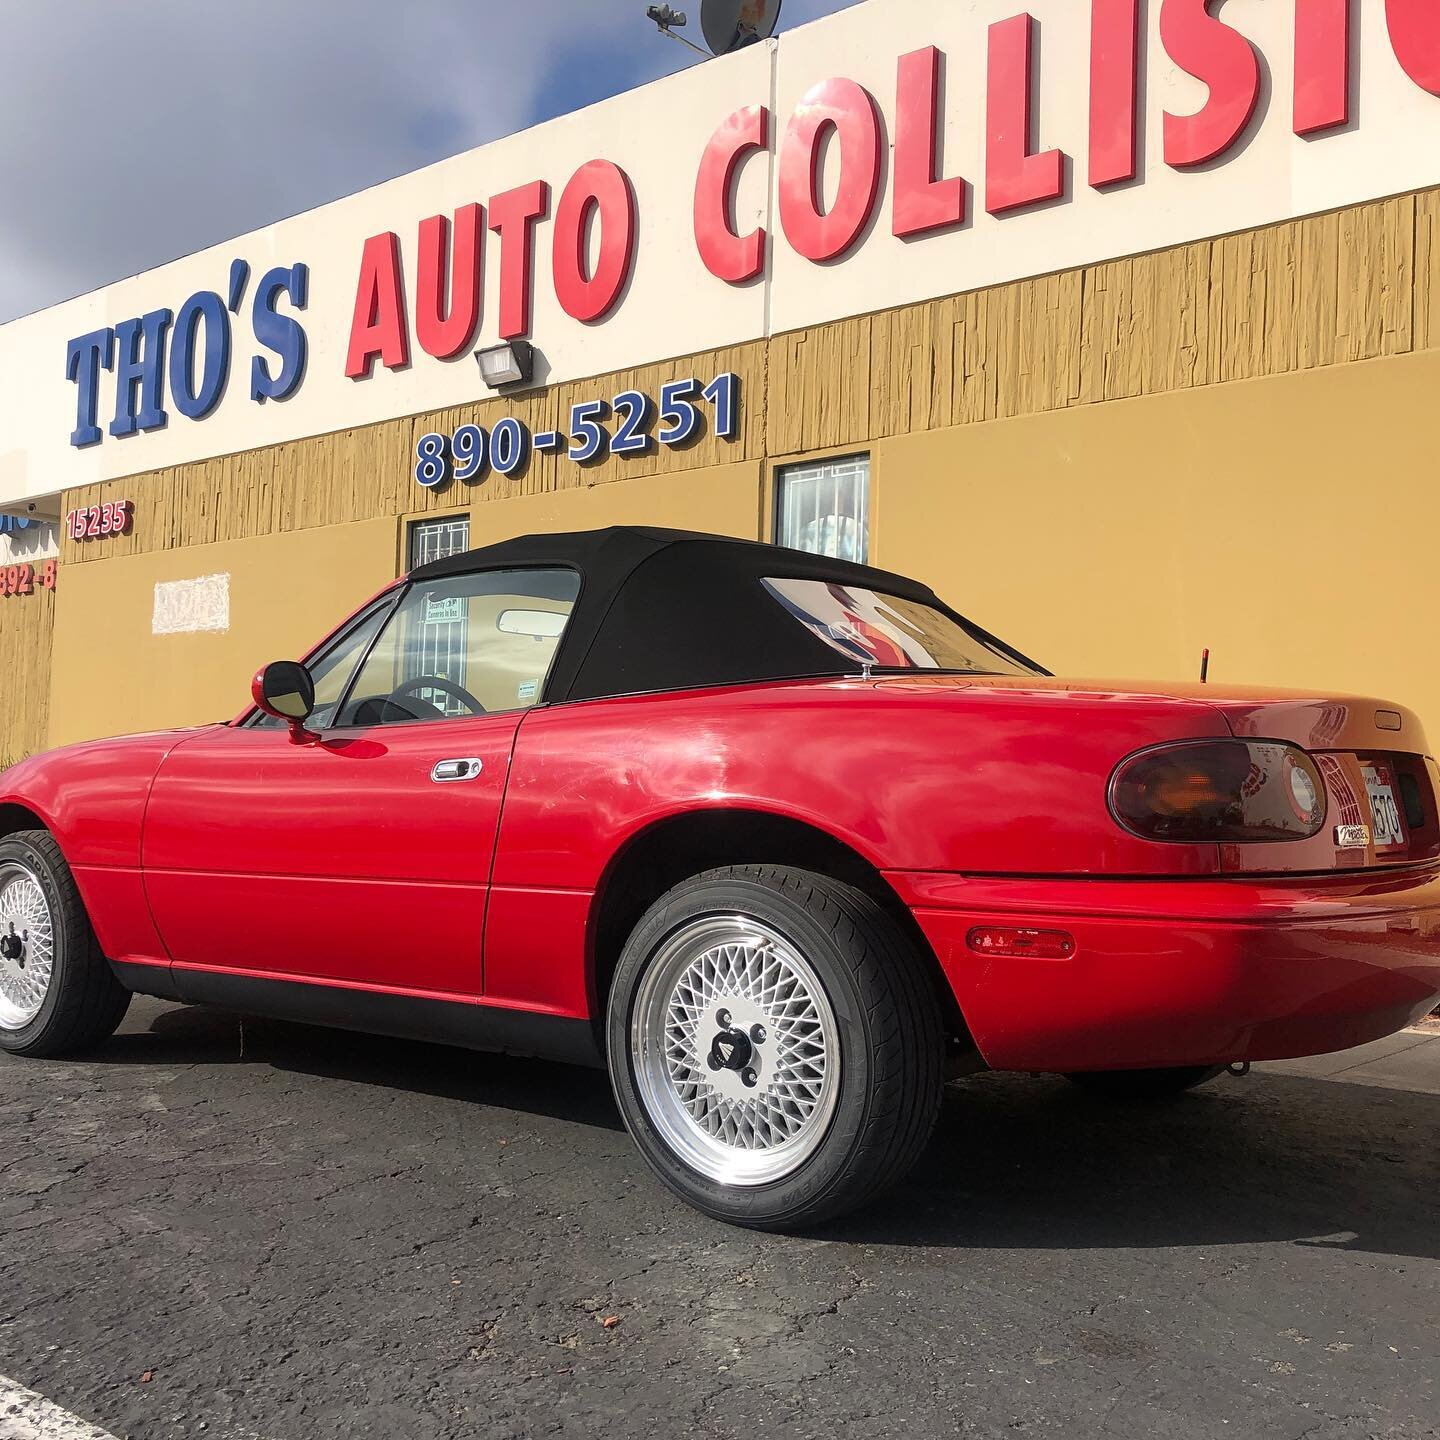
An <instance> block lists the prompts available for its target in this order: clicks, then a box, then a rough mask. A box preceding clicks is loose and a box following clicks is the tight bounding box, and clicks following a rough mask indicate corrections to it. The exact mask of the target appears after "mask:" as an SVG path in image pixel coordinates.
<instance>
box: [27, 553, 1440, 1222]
mask: <svg viewBox="0 0 1440 1440" xmlns="http://www.w3.org/2000/svg"><path fill="white" fill-rule="evenodd" d="M253 693H254V700H255V703H254V707H253V708H252V709H250V710H249V711H247V712H246V713H245V714H243V715H241V716H239V717H237V718H236V719H235V720H233V721H231V722H230V723H228V724H217V725H210V726H205V727H201V728H198V729H189V730H178V731H171V732H168V733H163V734H153V735H139V736H132V737H129V738H126V739H119V740H104V741H97V742H94V743H89V744H82V745H74V746H71V747H69V748H67V749H63V750H58V751H55V752H53V753H50V754H46V755H41V756H39V757H37V758H35V759H32V760H28V761H25V762H23V763H21V764H19V765H16V766H14V767H12V768H11V769H10V770H9V771H8V772H6V773H5V774H4V776H3V777H0V834H3V837H4V838H3V839H0V1046H3V1048H5V1049H7V1050H10V1051H12V1052H14V1053H16V1054H24V1055H50V1056H53V1055H62V1054H66V1053H69V1052H72V1051H76V1050H81V1049H84V1048H86V1047H90V1046H94V1045H96V1044H97V1043H98V1042H100V1041H101V1040H103V1039H104V1038H105V1037H107V1036H108V1035H109V1034H110V1033H111V1032H112V1031H113V1030H114V1028H115V1026H116V1025H117V1024H118V1023H119V1021H120V1018H121V1016H122V1015H123V1014H124V1012H125V1007H126V1004H127V1003H128V1001H129V997H130V995H131V993H132V992H137V991H138V992H141V993H144V994H149V995H158V996H163V997H167V998H169V999H174V1000H179V1001H187V1002H195V1003H201V1004H208V1005H218V1006H224V1007H230V1008H233V1009H235V1010H239V1011H246V1012H252V1013H265V1014H270V1015H276V1016H284V1017H288V1018H294V1019H299V1020H305V1021H313V1022H318V1023H322V1024H329V1025H338V1026H344V1027H349V1028H352V1029H357V1030H370V1031H377V1032H387V1033H391V1034H399V1035H407V1036H419V1037H423V1038H427V1039H434V1040H440V1041H447V1042H451V1043H456V1044H461V1045H468V1046H472V1047H475V1048H480V1049H495V1050H502V1051H507V1052H511V1053H515V1054H526V1055H537V1056H545V1057H554V1058H557V1059H563V1060H568V1061H575V1062H584V1063H590V1064H594V1065H607V1066H608V1068H609V1073H610V1079H611V1081H612V1083H613V1086H614V1090H615V1095H616V1098H617V1100H618V1103H619V1107H620V1110H621V1113H622V1115H623V1116H624V1119H625V1122H626V1124H627V1126H628V1127H629V1129H630V1132H631V1134H632V1135H633V1136H634V1138H635V1141H636V1143H637V1144H638V1146H639V1148H640V1150H641V1152H642V1154H643V1155H644V1158H645V1159H646V1161H647V1162H648V1163H649V1164H650V1166H651V1167H652V1168H653V1169H654V1170H655V1171H656V1172H658V1174H659V1175H660V1176H661V1178H662V1179H664V1180H665V1181H666V1182H667V1183H668V1184H669V1185H671V1186H672V1187H673V1188H674V1189H675V1190H676V1191H678V1192H679V1193H680V1194H681V1195H682V1196H684V1197H685V1198H686V1199H687V1200H689V1201H690V1202H691V1203H692V1204H694V1205H696V1206H698V1207H699V1208H700V1209H701V1210H704V1211H705V1212H707V1213H708V1214H710V1215H713V1216H717V1217H720V1218H723V1219H726V1220H730V1221H734V1222H738V1223H740V1224H746V1225H755V1226H766V1227H772V1228H786V1227H796V1226H801V1225H808V1224H811V1223H813V1222H815V1221H817V1220H820V1219H823V1218H825V1217H827V1216H831V1215H835V1214H837V1213H839V1212H842V1211H845V1210H847V1209H850V1208H853V1207H854V1206H856V1205H858V1204H861V1203H863V1202H865V1201H867V1200H869V1199H870V1198H871V1197H872V1196H874V1195H876V1194H877V1193H878V1192H879V1191H880V1190H881V1189H882V1188H883V1187H885V1186H887V1185H889V1184H891V1183H892V1182H894V1181H896V1180H897V1179H898V1178H900V1177H901V1176H902V1175H904V1174H905V1172H906V1170H907V1168H908V1167H909V1166H910V1165H911V1163H912V1162H913V1161H914V1159H915V1158H916V1156H917V1155H918V1154H919V1152H920V1150H921V1149H922V1147H923V1146H924V1145H925V1143H926V1139H927V1137H928V1136H929V1134H930V1131H931V1127H932V1124H933V1122H934V1120H935V1115H936V1110H937V1106H938V1104H939V1099H940V1093H941V1086H942V1083H943V1081H944V1078H945V1074H946V1071H947V1066H949V1067H951V1068H952V1070H953V1069H959V1068H965V1067H967V1066H968V1067H969V1068H978V1067H980V1066H982V1065H984V1066H990V1067H992V1068H996V1069H1010V1070H1025V1071H1054V1072H1058V1073H1060V1074H1063V1075H1067V1076H1069V1077H1070V1078H1071V1079H1072V1080H1074V1081H1076V1082H1077V1083H1079V1084H1081V1085H1084V1086H1086V1087H1088V1088H1090V1089H1092V1090H1094V1091H1097V1092H1100V1093H1103V1094H1107V1095H1117V1096H1138V1095H1152V1096H1153V1095H1161V1094H1165V1093H1175V1092H1179V1091H1180V1090H1183V1089H1185V1088H1188V1087H1190V1086H1192V1085H1195V1084H1198V1083H1200V1082H1201V1081H1204V1080H1207V1079H1209V1078H1210V1077H1212V1076H1214V1075H1216V1074H1218V1073H1219V1071H1220V1069H1222V1068H1223V1067H1225V1066H1226V1065H1229V1064H1232V1063H1236V1062H1245V1061H1250V1060H1262V1059H1271V1058H1276V1057H1282V1056H1295V1055H1305V1054H1310V1053H1316V1052H1320V1051H1326V1050H1333V1049H1340V1048H1344V1047H1346V1046H1351V1045H1355V1044H1358V1043H1360V1042H1362V1041H1366V1040H1371V1039H1374V1038H1376V1037H1378V1036H1382V1035H1385V1034H1387V1033H1389V1032H1391V1031H1393V1030H1396V1029H1399V1028H1400V1027H1401V1026H1403V1025H1405V1024H1406V1023H1407V1022H1409V1021H1410V1020H1412V1019H1414V1018H1415V1017H1417V1016H1419V1015H1422V1014H1424V1013H1425V1012H1426V1011H1428V1010H1429V1009H1430V1008H1431V1007H1432V1006H1433V1005H1434V1003H1435V999H1436V994H1437V991H1440V814H1437V796H1440V772H1437V768H1436V764H1435V761H1434V760H1433V759H1431V758H1430V757H1429V755H1428V753H1427V745H1426V742H1425V739H1424V736H1423V735H1422V733H1421V730H1420V727H1419V725H1418V724H1417V723H1416V720H1415V718H1414V717H1413V716H1412V715H1410V714H1408V713H1407V712H1406V711H1404V710H1402V709H1400V708H1399V707H1397V706H1392V705H1388V704H1384V703H1381V702H1377V701H1374V700H1361V699H1344V698H1340V697H1336V696H1307V695H1303V694H1284V693H1271V692H1260V691H1254V692H1251V691H1241V690H1222V689H1220V688H1218V687H1200V686H1169V685H1166V686H1156V685H1123V684H1103V683H1090V682H1084V683H1082V682H1073V681H1064V680H1057V679H1053V678H1051V677H1050V676H1049V675H1047V674H1046V672H1045V671H1043V670H1042V669H1041V668H1040V667H1039V666H1037V665H1035V664H1034V663H1033V662H1031V661H1029V660H1027V659H1026V658H1025V657H1024V656H1023V655H1020V654H1018V653H1017V652H1016V651H1014V650H1013V649H1011V648H1010V647H1009V646H1008V645H1006V644H1004V643H1003V642H1002V641H1000V640H998V639H996V638H995V637H994V636H992V635H989V634H987V633H985V632H984V631H983V630H981V629H979V628H978V627H976V626H975V625H973V624H971V623H970V622H969V621H967V620H965V619H963V618H962V617H961V616H960V615H958V614H956V613H955V612H954V611H953V610H951V609H949V608H948V607H947V606H946V605H944V604H943V603H942V602H941V601H940V600H938V599H937V598H936V597H935V595H934V594H933V593H932V592H931V591H930V590H929V589H927V588H926V587H925V586H923V585H919V584H917V583H915V582H914V581H912V580H907V579H904V578H902V577H901V576H899V575H892V574H887V573H884V572H882V571H879V570H874V569H870V568H867V567H864V566H859V565H852V564H847V563H845V562H843V561H839V560H830V559H825V558H822V557H817V556H814V555H808V554H801V553H798V552H794V551H787V550H782V549H777V548H775V547H772V546H768V545H760V544H754V543H749V542H743V541H735V540H726V539H721V538H718V537H715V536H707V535H694V534H684V533H680V532H674V531H663V530H644V529H614V530H605V531H599V532H595V533H590V534H577V535H549V536H532V537H528V538H525V539H519V540H513V541H509V542H506V543H504V544H499V545H494V546H491V547H489V548H487V549H481V550H475V551H472V552H470V553H468V554H464V555H457V556H453V557H451V558H448V559H444V560H440V561H437V562H435V563H432V564H429V565H426V566H423V567H422V568H420V569H418V570H416V571H415V572H414V573H412V574H411V575H409V576H407V577H405V578H404V579H402V580H400V581H398V582H396V583H395V584H394V585H392V586H390V587H388V588H387V589H386V590H385V591H384V592H383V593H381V594H380V595H379V596H377V597H376V598H375V599H374V600H372V601H371V602H370V603H369V604H367V605H366V606H365V607H364V608H363V609H362V610H360V611H359V612H358V613H357V614H356V615H354V616H353V617H352V618H351V619H349V620H347V621H346V622H345V624H344V625H342V626H341V627H340V628H339V629H338V630H337V631H335V632H334V634H332V635H331V636H330V637H329V638H328V639H327V640H325V641H324V642H323V643H322V644H321V645H320V646H319V647H317V648H316V649H315V650H314V651H313V652H312V653H311V655H310V656H309V658H308V659H307V660H306V662H305V663H304V664H303V665H302V664H297V663H295V662H291V661H281V662H277V663H275V664H272V665H269V666H267V667H266V668H265V669H264V670H262V671H261V672H260V674H259V675H258V676H257V677H256V678H255V683H254V691H253Z"/></svg>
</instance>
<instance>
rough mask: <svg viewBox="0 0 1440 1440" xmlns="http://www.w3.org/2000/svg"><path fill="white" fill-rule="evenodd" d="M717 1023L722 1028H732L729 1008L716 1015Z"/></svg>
mask: <svg viewBox="0 0 1440 1440" xmlns="http://www.w3.org/2000/svg"><path fill="white" fill-rule="evenodd" d="M715 1023H716V1024H717V1025H718V1026H719V1027H720V1028H721V1029H722V1030H728V1029H729V1028H730V1012H729V1011H728V1010H722V1011H720V1013H719V1014H718V1015H716V1017H715Z"/></svg>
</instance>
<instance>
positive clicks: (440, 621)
mask: <svg viewBox="0 0 1440 1440" xmlns="http://www.w3.org/2000/svg"><path fill="white" fill-rule="evenodd" d="M469 548H470V517H469V516H468V515H462V516H459V517H458V518H456V517H451V518H450V519H447V520H417V521H415V522H414V524H412V525H411V526H410V569H412V570H414V569H416V568H418V567H419V566H421V565H428V564H430V562H431V561H432V560H444V559H445V558H446V557H447V556H449V555H458V554H460V552H461V551H462V550H468V549H469ZM468 631H469V616H468V614H467V613H466V609H465V606H463V605H461V604H459V603H458V602H456V601H443V602H440V603H438V604H436V603H432V604H428V605H426V607H425V610H424V612H423V614H422V616H421V617H420V634H419V636H418V648H419V649H420V651H421V652H423V656H424V664H423V670H422V673H423V674H426V675H438V676H440V677H441V679H444V680H450V681H453V682H454V683H455V684H456V685H461V686H463V685H464V684H465V661H466V657H467V654H468V642H469V634H468ZM421 698H422V699H425V700H428V701H429V702H430V703H431V704H432V705H434V706H435V707H436V708H437V709H439V710H442V711H444V713H445V714H446V715H463V714H464V713H465V708H464V706H463V705H461V704H460V702H459V701H458V700H456V699H455V697H454V696H453V695H448V694H446V693H445V691H443V690H434V691H425V692H422V697H421Z"/></svg>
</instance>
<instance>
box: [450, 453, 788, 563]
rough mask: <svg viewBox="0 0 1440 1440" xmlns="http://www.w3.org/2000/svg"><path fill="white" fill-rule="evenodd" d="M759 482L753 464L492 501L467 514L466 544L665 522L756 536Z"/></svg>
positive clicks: (756, 465)
mask: <svg viewBox="0 0 1440 1440" xmlns="http://www.w3.org/2000/svg"><path fill="white" fill-rule="evenodd" d="M761 479H762V467H761V465H760V464H759V463H758V462H756V463H754V464H742V465H720V466H716V467H715V468H714V469H713V470H692V471H689V472H688V473H686V474H685V475H683V476H655V477H651V478H648V479H642V480H621V481H617V482H615V483H612V484H608V485H591V486H588V487H587V488H586V489H584V490H563V491H560V492H558V493H556V494H551V495H525V496H520V497H517V498H515V499H512V500H497V501H495V502H493V503H492V504H489V505H477V506H476V507H475V509H474V510H473V511H472V512H471V519H470V543H471V544H472V545H476V546H479V545H491V544H494V542H495V541H497V540H509V539H511V538H512V537H513V536H516V535H529V534H533V533H535V532H537V531H543V530H599V529H601V528H603V527H604V526H606V525H670V526H674V527H676V528H678V529H681V530H707V531H710V532H711V533H713V534H716V535H738V536H739V537H740V538H741V539H744V540H758V539H759V538H760V533H761V513H760V507H761Z"/></svg>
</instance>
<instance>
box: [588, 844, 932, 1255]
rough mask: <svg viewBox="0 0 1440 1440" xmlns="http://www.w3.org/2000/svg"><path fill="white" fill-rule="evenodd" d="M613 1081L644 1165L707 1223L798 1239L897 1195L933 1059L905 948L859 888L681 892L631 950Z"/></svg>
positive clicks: (825, 885)
mask: <svg viewBox="0 0 1440 1440" xmlns="http://www.w3.org/2000/svg"><path fill="white" fill-rule="evenodd" d="M607 1041H608V1045H607V1049H608V1055H609V1065H610V1078H611V1082H612V1083H613V1085H614V1087H615V1095H616V1099H617V1101H618V1103H619V1106H620V1111H621V1114H622V1116H623V1118H624V1120H625V1124H626V1126H627V1128H628V1129H629V1131H630V1133H631V1135H632V1136H633V1137H634V1139H635V1142H636V1144H637V1145H638V1146H639V1147H640V1151H641V1154H642V1155H643V1156H644V1158H645V1160H646V1161H647V1162H648V1163H649V1165H650V1166H651V1168H652V1169H653V1170H655V1172H656V1173H657V1174H658V1175H659V1176H660V1178H661V1179H662V1180H664V1181H665V1183H666V1184H667V1185H669V1186H670V1188H671V1189H672V1190H675V1191H676V1192H677V1193H678V1194H679V1195H680V1196H682V1197H683V1198H684V1199H685V1200H687V1201H689V1203H690V1204H692V1205H694V1206H695V1207H696V1208H697V1209H699V1210H702V1211H704V1212H705V1213H706V1214H707V1215H711V1216H713V1217H714V1218H716V1219H719V1220H726V1221H729V1222H731V1223H733V1224H738V1225H747V1226H752V1227H755V1228H759V1229H774V1230H785V1229H796V1228H799V1227H802V1226H806V1225H812V1224H815V1223H817V1222H819V1221H822V1220H826V1219H830V1218H833V1217H834V1216H836V1215H839V1214H843V1213H845V1212H847V1211H850V1210H854V1209H856V1208H857V1207H859V1206H861V1205H864V1204H866V1203H868V1202H869V1201H870V1200H872V1199H874V1198H875V1197H876V1196H877V1195H879V1194H880V1193H881V1192H882V1191H883V1190H884V1189H886V1188H887V1187H888V1186H890V1185H892V1184H894V1183H895V1182H896V1181H898V1180H900V1179H901V1178H902V1177H903V1176H904V1175H905V1174H906V1173H907V1172H908V1171H909V1169H910V1167H911V1166H912V1165H913V1164H914V1162H915V1160H916V1158H917V1157H918V1156H919V1154H920V1152H921V1150H922V1149H923V1148H924V1146H925V1143H926V1141H927V1140H928V1139H929V1137H930V1133H931V1131H932V1129H933V1127H934V1123H935V1117H936V1114H937V1112H938V1108H939V1102H940V1093H941V1084H942V1077H941V1067H942V1060H943V1053H944V1046H943V1039H942V1034H941V1027H940V1018H939V1011H938V1006H937V1004H936V1001H935V996H934V993H933V990H932V988H931V983H930V979H929V976H928V974H927V973H926V971H925V968H924V966H923V964H922V962H921V957H920V956H919V955H918V954H917V953H916V950H915V947H914V946H913V945H912V944H911V942H910V941H909V939H908V937H907V936H906V935H905V934H904V933H903V932H902V931H901V929H900V928H899V927H898V926H897V925H896V924H895V922H894V921H893V920H891V918H890V917H889V916H888V915H886V914H885V912H884V911H883V910H882V909H881V908H880V906H879V905H877V904H876V903H875V902H874V901H873V900H871V899H870V898H869V897H868V896H867V895H865V894H864V893H863V892H862V891H859V890H856V889H855V888H853V887H852V886H848V885H842V884H840V883H838V882H836V881H834V880H831V879H829V878H827V877H825V876H821V875H815V874H811V873H809V872H806V871H801V870H793V869H789V868H786V867H782V866H768V865H764V866H762V865H744V866H734V867H731V868H728V869H724V870H712V871H710V872H708V873H706V874H704V875H698V876H696V877H694V878H693V879H690V880H686V881H684V882H683V883H682V884H680V885H677V886H676V887H675V888H674V889H673V890H671V891H669V892H668V893H667V894H666V895H664V896H662V897H661V898H660V900H658V901H657V902H656V903H655V905H653V906H652V907H651V908H650V910H649V911H648V912H647V913H646V914H645V916H644V917H643V918H642V919H641V921H640V923H639V924H638V925H637V926H636V928H635V930H634V933H633V934H632V935H631V936H630V939H629V941H628V942H627V943H626V945H625V948H624V951H623V952H622V954H621V957H620V962H619V966H618V968H617V970H616V974H615V979H614V983H613V985H612V987H611V991H610V999H609V1005H608V1012H607Z"/></svg>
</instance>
